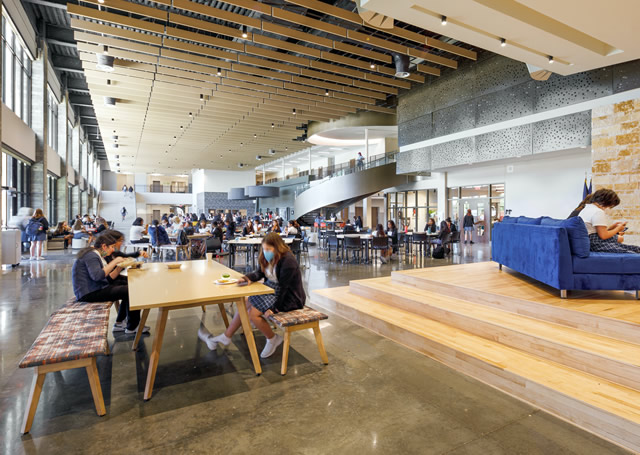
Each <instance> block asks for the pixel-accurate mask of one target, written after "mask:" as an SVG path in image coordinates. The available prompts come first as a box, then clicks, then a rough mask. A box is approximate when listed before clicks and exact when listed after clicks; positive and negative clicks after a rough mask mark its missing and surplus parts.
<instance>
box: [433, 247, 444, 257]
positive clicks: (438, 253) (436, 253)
mask: <svg viewBox="0 0 640 455" xmlns="http://www.w3.org/2000/svg"><path fill="white" fill-rule="evenodd" d="M432 257H433V258H434V259H444V248H443V247H442V246H437V247H435V248H434V249H433V255H432Z"/></svg>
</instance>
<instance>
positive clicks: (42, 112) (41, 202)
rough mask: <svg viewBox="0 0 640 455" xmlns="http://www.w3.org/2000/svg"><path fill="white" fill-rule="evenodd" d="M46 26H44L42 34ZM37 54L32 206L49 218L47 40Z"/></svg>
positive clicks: (33, 125)
mask: <svg viewBox="0 0 640 455" xmlns="http://www.w3.org/2000/svg"><path fill="white" fill-rule="evenodd" d="M45 32H46V30H45V29H44V27H43V29H42V31H41V36H45ZM40 46H41V47H40V51H39V55H38V58H37V59H36V60H35V61H34V62H33V64H32V66H31V68H32V73H31V74H32V79H31V84H32V85H31V99H32V103H31V105H32V108H31V127H32V128H33V131H34V132H35V133H36V162H35V163H34V164H33V165H32V166H31V206H32V207H33V208H34V209H36V208H41V209H42V210H43V211H44V214H45V216H46V217H47V218H50V214H49V213H48V211H49V208H48V204H47V196H48V191H49V188H48V185H47V135H48V132H49V110H48V109H47V97H48V93H47V85H48V83H47V74H48V71H49V59H48V54H49V48H48V46H47V42H46V41H45V40H44V39H42V40H41V42H40Z"/></svg>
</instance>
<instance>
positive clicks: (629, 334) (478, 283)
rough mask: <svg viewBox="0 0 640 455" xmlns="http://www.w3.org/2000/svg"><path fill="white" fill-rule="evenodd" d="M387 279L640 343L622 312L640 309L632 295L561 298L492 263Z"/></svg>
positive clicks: (639, 330)
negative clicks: (613, 297)
mask: <svg viewBox="0 0 640 455" xmlns="http://www.w3.org/2000/svg"><path fill="white" fill-rule="evenodd" d="M469 266H479V267H469ZM438 269H452V270H450V271H439V270H438ZM453 269H457V270H453ZM474 269H476V270H474ZM478 269H479V270H478ZM476 271H479V273H476ZM489 271H490V273H491V274H488V273H487V272H489ZM452 275H453V276H452ZM391 277H392V281H393V282H394V283H396V284H401V285H405V286H412V287H414V288H417V289H420V290H424V291H431V292H435V293H438V294H442V295H447V296H449V297H452V298H457V299H461V300H466V301H469V302H474V303H476V304H481V305H485V306H488V307H493V308H497V309H499V310H503V311H508V312H512V313H517V314H521V315H523V316H529V317H533V318H536V319H542V320H545V321H549V322H553V323H557V324H562V325H566V326H569V327H573V328H576V329H579V330H584V331H589V332H592V333H597V334H600V335H603V336H607V337H611V338H615V339H619V340H623V341H627V342H629V343H635V344H640V323H638V322H636V319H635V318H624V312H626V313H629V312H633V313H636V312H640V301H637V300H634V299H633V297H632V296H631V295H628V296H627V298H626V299H624V294H622V293H617V294H615V297H616V299H618V300H611V295H610V294H604V293H602V292H600V293H594V292H591V293H588V292H583V293H579V294H578V296H579V297H578V298H569V299H560V298H559V297H558V296H557V295H556V294H557V291H556V290H554V289H553V288H549V287H548V286H545V285H542V284H540V283H537V282H535V281H534V280H531V279H528V278H527V277H524V276H523V275H520V274H517V273H515V272H512V271H506V269H505V270H504V271H502V272H500V271H498V265H497V264H495V263H482V264H465V265H462V266H449V267H435V268H431V269H416V270H409V271H402V272H393V273H392V274H391ZM498 277H502V279H498ZM605 296H606V297H605ZM614 315H615V316H614ZM634 316H635V314H634Z"/></svg>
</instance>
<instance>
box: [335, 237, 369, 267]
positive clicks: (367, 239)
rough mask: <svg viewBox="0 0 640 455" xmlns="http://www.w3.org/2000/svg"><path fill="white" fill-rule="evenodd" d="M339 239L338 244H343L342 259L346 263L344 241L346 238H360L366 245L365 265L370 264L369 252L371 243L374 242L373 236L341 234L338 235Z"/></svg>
mask: <svg viewBox="0 0 640 455" xmlns="http://www.w3.org/2000/svg"><path fill="white" fill-rule="evenodd" d="M336 237H337V238H338V242H342V259H343V261H344V257H345V251H344V239H345V237H359V238H360V240H361V241H362V244H363V245H364V255H365V263H367V264H368V263H369V250H370V248H371V243H372V241H373V235H372V234H340V235H336Z"/></svg>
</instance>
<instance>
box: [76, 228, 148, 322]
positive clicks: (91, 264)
mask: <svg viewBox="0 0 640 455" xmlns="http://www.w3.org/2000/svg"><path fill="white" fill-rule="evenodd" d="M116 243H117V240H116V239H115V238H114V237H113V236H112V235H110V234H108V233H103V234H101V235H99V236H98V237H96V240H95V242H94V243H93V245H92V246H90V247H87V248H84V249H82V250H80V252H78V255H77V256H76V261H75V262H74V263H73V268H72V269H71V281H72V283H73V293H74V294H75V296H76V299H78V301H79V302H87V303H92V302H110V301H113V300H120V311H119V312H118V316H117V318H116V323H115V325H114V326H113V331H114V332H123V331H124V332H125V333H127V334H131V333H135V332H136V330H137V328H138V324H139V323H140V311H129V287H128V286H127V285H126V284H122V283H120V282H111V283H110V282H109V280H115V279H116V278H117V277H118V275H120V272H122V268H121V267H120V266H119V264H120V263H121V262H122V261H124V260H125V258H123V257H115V258H114V259H113V260H112V261H110V262H107V261H106V260H105V259H104V258H105V257H107V256H110V255H112V254H113V252H114V250H115V245H116ZM125 318H126V319H127V321H126V324H125ZM143 333H149V328H148V327H144V329H143Z"/></svg>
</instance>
